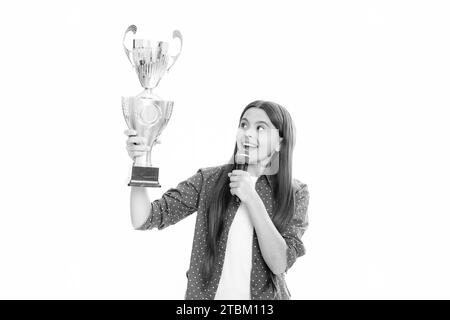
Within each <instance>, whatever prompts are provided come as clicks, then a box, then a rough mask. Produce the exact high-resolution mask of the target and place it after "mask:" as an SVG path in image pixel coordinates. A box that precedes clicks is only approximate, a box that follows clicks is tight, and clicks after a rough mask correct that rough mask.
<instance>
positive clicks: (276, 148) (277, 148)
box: [275, 138, 283, 152]
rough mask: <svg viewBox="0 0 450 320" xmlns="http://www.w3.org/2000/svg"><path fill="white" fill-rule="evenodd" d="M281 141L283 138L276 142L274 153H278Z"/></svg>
mask: <svg viewBox="0 0 450 320" xmlns="http://www.w3.org/2000/svg"><path fill="white" fill-rule="evenodd" d="M282 141H283V138H280V140H279V141H278V145H277V146H276V147H275V151H276V152H280V145H281V142H282Z"/></svg>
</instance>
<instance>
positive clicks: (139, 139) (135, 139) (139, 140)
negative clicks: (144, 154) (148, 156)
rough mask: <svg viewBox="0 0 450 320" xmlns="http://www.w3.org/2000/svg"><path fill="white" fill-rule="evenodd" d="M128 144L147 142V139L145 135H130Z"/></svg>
mask: <svg viewBox="0 0 450 320" xmlns="http://www.w3.org/2000/svg"><path fill="white" fill-rule="evenodd" d="M127 144H128V145H132V144H145V139H144V138H143V137H129V138H128V140H127Z"/></svg>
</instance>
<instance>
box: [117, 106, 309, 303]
mask: <svg viewBox="0 0 450 320" xmlns="http://www.w3.org/2000/svg"><path fill="white" fill-rule="evenodd" d="M125 133H126V134H127V135H128V140H127V151H128V154H129V155H130V157H131V158H132V159H134V157H136V156H140V155H142V152H143V151H145V150H146V147H145V146H144V144H143V139H142V137H139V136H135V134H136V132H134V131H133V130H127V131H125ZM294 145H295V127H294V124H293V122H292V118H291V116H290V114H289V112H288V111H287V110H286V109H285V108H284V107H282V106H280V105H279V104H276V103H273V102H270V101H260V100H258V101H254V102H252V103H250V104H249V105H247V106H246V107H245V109H244V110H243V112H242V114H241V117H240V120H239V127H238V130H237V135H236V145H235V148H234V152H233V155H235V156H238V155H241V154H243V153H244V151H243V150H245V151H246V155H247V157H246V160H247V161H246V163H247V166H246V167H247V168H246V170H245V171H244V170H237V168H240V167H237V166H236V164H235V161H230V163H227V164H224V165H221V166H216V167H209V168H202V169H199V170H198V171H197V173H196V174H194V175H193V176H191V177H190V178H188V179H187V180H185V181H182V182H180V183H179V184H178V186H177V187H176V188H171V189H169V190H167V191H166V192H165V193H164V194H163V195H162V196H161V198H160V199H158V200H154V201H151V200H150V199H149V197H148V194H147V191H146V188H143V187H131V196H130V209H131V221H132V224H133V227H134V228H135V229H136V230H148V229H152V228H158V229H163V228H165V227H167V226H169V225H172V224H174V223H177V222H178V221H180V220H182V219H183V218H185V217H186V216H188V215H190V214H192V213H194V212H197V219H196V225H195V234H194V239H193V245H192V253H191V260H190V266H189V270H188V271H187V272H186V276H187V290H186V294H185V298H186V299H196V300H198V299H221V300H224V299H227V300H228V299H229V300H244V299H252V300H253V299H264V300H268V299H289V298H290V293H289V290H288V288H287V286H286V282H285V277H284V275H285V273H286V272H287V271H288V269H289V268H290V267H291V266H292V265H293V263H294V262H295V260H296V259H297V257H300V256H302V255H303V254H304V253H305V248H304V246H303V242H302V240H301V238H302V235H303V233H304V232H305V230H306V228H307V226H308V215H307V208H308V201H309V193H308V188H307V186H306V184H304V183H302V182H300V181H298V180H297V179H294V178H293V177H292V161H293V159H292V156H293V149H294ZM233 159H234V157H233ZM241 169H242V168H241Z"/></svg>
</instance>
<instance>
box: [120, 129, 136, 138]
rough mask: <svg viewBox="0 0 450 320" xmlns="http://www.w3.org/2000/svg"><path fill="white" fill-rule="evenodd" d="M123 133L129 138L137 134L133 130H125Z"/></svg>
mask: <svg viewBox="0 0 450 320" xmlns="http://www.w3.org/2000/svg"><path fill="white" fill-rule="evenodd" d="M123 133H125V134H126V135H127V136H129V137H131V136H136V135H137V132H136V130H133V129H127V130H125V131H124V132H123Z"/></svg>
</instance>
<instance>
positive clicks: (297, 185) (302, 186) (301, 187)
mask: <svg viewBox="0 0 450 320" xmlns="http://www.w3.org/2000/svg"><path fill="white" fill-rule="evenodd" d="M293 182H294V183H293V186H294V191H295V192H296V193H297V192H302V191H303V192H305V191H306V192H308V185H307V184H306V183H303V182H302V181H300V180H298V179H296V178H293Z"/></svg>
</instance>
